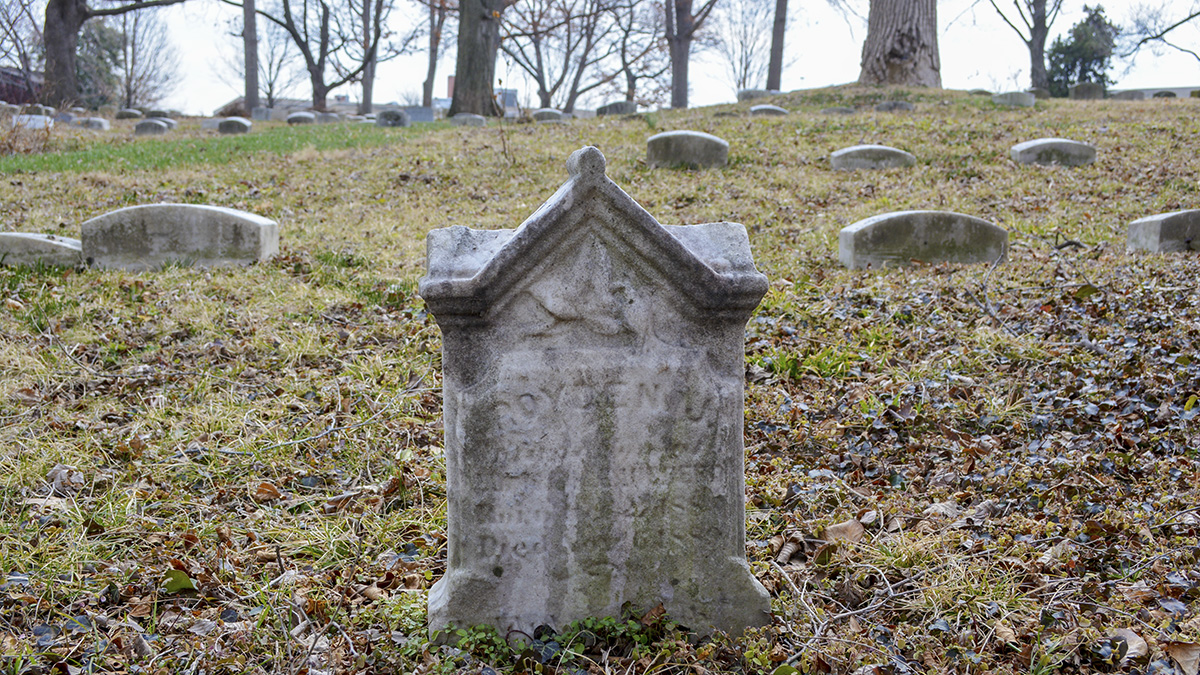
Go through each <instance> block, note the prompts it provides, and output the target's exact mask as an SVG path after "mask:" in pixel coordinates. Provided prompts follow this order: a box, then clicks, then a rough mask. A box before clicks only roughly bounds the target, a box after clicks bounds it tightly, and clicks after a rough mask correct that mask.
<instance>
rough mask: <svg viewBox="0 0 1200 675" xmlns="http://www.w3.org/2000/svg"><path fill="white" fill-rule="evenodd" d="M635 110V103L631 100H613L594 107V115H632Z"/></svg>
mask: <svg viewBox="0 0 1200 675" xmlns="http://www.w3.org/2000/svg"><path fill="white" fill-rule="evenodd" d="M635 112H637V103H634V102H633V101H613V102H612V103H608V104H605V105H602V106H600V107H599V108H596V117H603V116H604V115H632V114H634V113H635Z"/></svg>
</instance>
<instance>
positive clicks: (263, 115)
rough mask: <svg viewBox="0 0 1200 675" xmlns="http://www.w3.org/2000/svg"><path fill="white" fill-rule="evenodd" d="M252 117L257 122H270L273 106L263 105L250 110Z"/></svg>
mask: <svg viewBox="0 0 1200 675" xmlns="http://www.w3.org/2000/svg"><path fill="white" fill-rule="evenodd" d="M250 119H252V120H254V121H256V122H270V121H271V108H268V107H267V106H262V105H260V106H258V107H256V108H254V110H251V111H250Z"/></svg>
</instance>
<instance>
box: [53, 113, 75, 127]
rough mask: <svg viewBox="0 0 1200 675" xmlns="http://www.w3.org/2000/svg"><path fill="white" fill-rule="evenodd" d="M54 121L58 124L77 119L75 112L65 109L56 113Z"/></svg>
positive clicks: (68, 122)
mask: <svg viewBox="0 0 1200 675" xmlns="http://www.w3.org/2000/svg"><path fill="white" fill-rule="evenodd" d="M53 117H54V121H55V122H57V123H58V124H70V123H71V122H74V121H75V114H74V113H70V112H66V111H65V110H63V111H59V112H57V113H54V116H53Z"/></svg>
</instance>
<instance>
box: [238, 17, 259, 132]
mask: <svg viewBox="0 0 1200 675" xmlns="http://www.w3.org/2000/svg"><path fill="white" fill-rule="evenodd" d="M257 19H258V17H257V16H256V14H255V11H254V0H242V64H243V68H242V73H243V75H244V80H245V83H246V87H245V93H244V94H243V95H242V107H243V108H245V109H246V112H248V113H252V112H254V109H255V108H257V107H258V21H257Z"/></svg>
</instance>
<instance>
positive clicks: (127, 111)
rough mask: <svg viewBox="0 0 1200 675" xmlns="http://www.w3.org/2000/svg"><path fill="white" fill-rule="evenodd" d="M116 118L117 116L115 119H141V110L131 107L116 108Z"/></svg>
mask: <svg viewBox="0 0 1200 675" xmlns="http://www.w3.org/2000/svg"><path fill="white" fill-rule="evenodd" d="M116 118H117V119H119V120H136V119H141V118H142V111H141V110H134V109H133V108H122V109H121V110H118V111H117V114H116Z"/></svg>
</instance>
